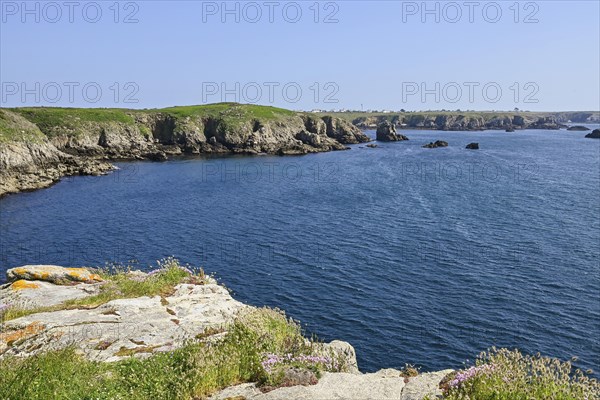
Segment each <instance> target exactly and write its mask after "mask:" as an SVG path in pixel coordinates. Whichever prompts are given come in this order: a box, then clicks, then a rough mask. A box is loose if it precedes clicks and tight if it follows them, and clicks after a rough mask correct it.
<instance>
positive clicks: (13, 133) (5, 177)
mask: <svg viewBox="0 0 600 400" xmlns="http://www.w3.org/2000/svg"><path fill="white" fill-rule="evenodd" d="M0 133H2V135H0V139H1V140H0V196H2V195H4V194H7V193H14V192H19V191H27V190H35V189H39V188H43V187H47V186H50V185H51V184H53V183H54V182H56V181H58V180H59V179H60V178H61V177H63V176H68V175H99V174H102V173H104V172H106V171H109V170H111V169H112V168H113V167H112V166H111V165H110V164H108V163H106V162H102V161H97V160H89V159H83V158H80V157H74V156H72V155H69V154H67V153H64V152H62V151H60V150H59V149H57V148H56V147H55V146H54V145H53V144H52V143H50V141H49V140H48V139H47V138H46V137H45V136H44V135H43V134H42V132H41V131H40V130H39V129H38V127H37V126H35V125H34V124H32V123H31V122H29V121H27V120H26V119H24V118H22V117H21V116H19V115H17V114H15V113H11V112H9V111H6V110H0Z"/></svg>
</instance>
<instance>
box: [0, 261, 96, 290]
mask: <svg viewBox="0 0 600 400" xmlns="http://www.w3.org/2000/svg"><path fill="white" fill-rule="evenodd" d="M6 276H7V278H8V280H9V281H16V280H28V281H46V282H50V283H54V284H57V285H64V284H68V283H73V282H81V283H96V282H102V278H101V277H100V275H98V274H95V273H92V272H90V271H88V270H87V269H85V268H64V267H59V266H57V265H25V266H23V267H18V268H12V269H9V270H8V271H6Z"/></svg>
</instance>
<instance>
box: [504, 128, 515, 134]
mask: <svg viewBox="0 0 600 400" xmlns="http://www.w3.org/2000/svg"><path fill="white" fill-rule="evenodd" d="M514 131H515V128H508V129H507V130H506V131H505V132H509V133H510V132H514Z"/></svg>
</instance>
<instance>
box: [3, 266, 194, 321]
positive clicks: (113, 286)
mask: <svg viewBox="0 0 600 400" xmlns="http://www.w3.org/2000/svg"><path fill="white" fill-rule="evenodd" d="M99 274H100V276H101V277H102V278H103V279H104V280H105V283H104V284H103V285H102V286H100V292H99V293H98V294H96V295H93V296H89V297H83V298H80V299H74V300H68V301H66V302H64V303H62V304H58V305H54V306H48V307H35V308H19V307H11V308H8V309H7V310H6V311H5V312H4V314H3V315H2V317H3V319H4V320H5V321H9V320H11V319H16V318H19V317H24V316H27V315H31V314H37V313H40V312H50V311H59V310H67V309H77V308H96V307H98V306H100V305H102V304H105V303H108V302H109V301H111V300H116V299H128V298H135V297H142V296H149V297H153V296H168V295H169V294H170V293H171V292H172V291H173V290H174V287H175V286H176V285H178V284H180V283H196V284H202V283H203V282H205V281H206V276H205V275H204V272H203V271H202V270H200V271H199V272H198V273H197V274H190V273H189V272H188V271H187V270H186V269H185V268H184V267H182V266H181V265H180V264H179V261H177V260H175V259H173V258H167V259H165V260H162V261H159V263H158V270H157V273H155V274H153V275H151V276H149V277H147V278H146V279H144V280H139V279H135V278H134V277H132V276H131V275H129V274H128V271H127V269H125V268H113V269H111V270H101V271H99Z"/></svg>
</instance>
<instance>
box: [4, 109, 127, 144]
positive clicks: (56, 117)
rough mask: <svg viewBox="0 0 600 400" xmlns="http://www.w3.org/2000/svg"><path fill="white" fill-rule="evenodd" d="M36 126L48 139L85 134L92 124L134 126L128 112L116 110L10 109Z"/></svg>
mask: <svg viewBox="0 0 600 400" xmlns="http://www.w3.org/2000/svg"><path fill="white" fill-rule="evenodd" d="M9 110H10V111H12V112H15V113H17V114H20V115H21V116H23V117H24V118H26V119H27V120H29V121H31V122H33V123H34V124H36V125H37V126H38V127H39V128H40V130H41V131H42V132H43V133H44V134H45V135H46V136H48V137H50V138H51V137H53V136H54V135H56V134H58V133H59V132H58V131H57V130H56V129H59V130H60V133H67V134H69V135H72V136H79V135H83V134H85V132H86V130H87V129H88V127H89V125H90V124H98V123H123V124H127V125H134V123H135V121H134V118H133V117H132V116H131V115H130V113H129V112H128V110H125V109H116V108H59V107H24V108H12V109H9Z"/></svg>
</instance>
